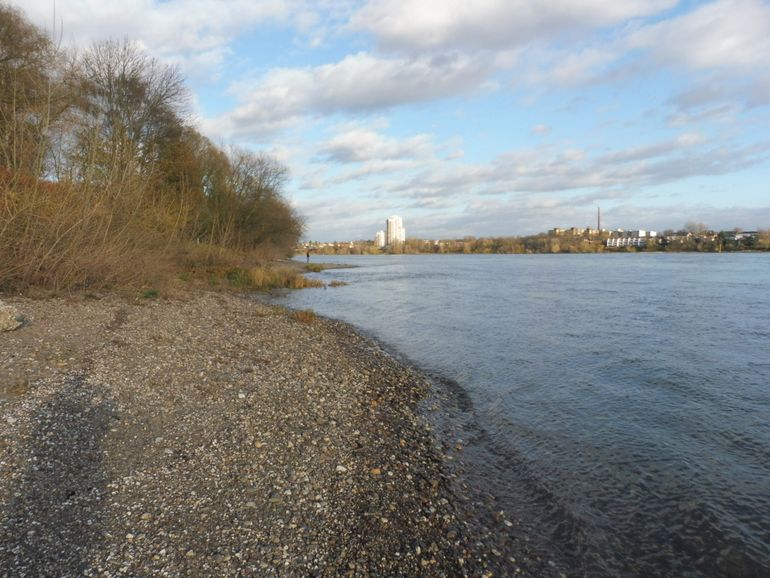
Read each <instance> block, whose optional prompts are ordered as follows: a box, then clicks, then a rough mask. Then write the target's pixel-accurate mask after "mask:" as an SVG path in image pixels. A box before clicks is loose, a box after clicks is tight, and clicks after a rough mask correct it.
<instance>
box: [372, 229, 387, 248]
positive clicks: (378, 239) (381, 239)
mask: <svg viewBox="0 0 770 578" xmlns="http://www.w3.org/2000/svg"><path fill="white" fill-rule="evenodd" d="M374 246H375V247H377V248H378V249H382V248H383V247H384V246H385V231H377V233H376V234H375V235H374Z"/></svg>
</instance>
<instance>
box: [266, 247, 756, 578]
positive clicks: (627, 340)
mask: <svg viewBox="0 0 770 578" xmlns="http://www.w3.org/2000/svg"><path fill="white" fill-rule="evenodd" d="M313 260H314V261H315V262H319V261H326V262H334V263H344V264H351V265H355V267H354V268H348V269H332V270H327V271H324V272H322V273H320V274H317V275H315V276H317V277H319V278H321V279H323V280H324V281H326V282H331V281H342V282H345V283H347V285H345V286H342V287H336V288H329V289H327V290H318V289H310V290H304V291H295V292H292V293H290V294H289V295H286V296H284V297H281V298H280V302H281V303H283V304H285V305H287V306H290V307H295V308H312V309H313V310H314V311H316V312H317V313H320V314H323V315H326V316H330V317H334V318H338V319H342V320H344V321H347V322H349V323H351V324H353V325H355V326H357V327H359V328H360V329H362V330H363V331H364V332H366V333H368V334H370V335H372V336H374V337H375V338H377V339H378V340H380V341H381V342H383V343H384V344H385V345H386V346H387V347H389V348H392V349H393V350H394V351H396V352H398V353H400V354H401V355H403V356H404V357H405V358H407V359H408V360H410V361H411V362H412V363H414V364H416V365H417V366H419V367H421V368H422V369H424V370H425V371H427V372H429V373H430V374H431V375H433V376H436V377H437V378H439V382H442V383H444V384H445V385H446V384H452V388H454V389H455V390H456V393H457V394H458V395H461V396H462V397H463V398H464V399H466V400H467V403H465V404H463V409H462V412H461V413H462V414H463V415H457V414H454V415H448V416H445V417H446V418H447V419H454V420H456V421H457V422H458V424H459V425H460V426H462V430H463V431H464V432H465V435H466V436H467V437H468V439H466V440H464V443H465V444H466V446H467V447H466V450H465V453H466V456H465V459H467V460H470V461H471V462H472V463H473V467H472V468H471V470H472V472H471V474H470V479H471V482H472V483H474V484H476V485H478V486H483V489H484V491H486V492H489V493H492V494H494V495H495V496H497V498H498V500H499V504H500V507H501V508H505V509H506V510H508V511H510V512H511V513H512V515H515V516H516V517H517V518H518V519H520V520H522V524H523V525H524V526H525V527H527V528H530V529H531V534H532V536H533V540H535V542H537V545H538V546H540V547H542V548H543V549H545V550H547V551H550V552H551V553H552V554H553V556H554V557H555V558H556V559H558V560H559V563H560V564H561V565H564V566H565V567H568V568H570V569H572V570H573V571H574V572H576V573H579V574H587V575H613V576H615V575H629V576H650V575H656V576H657V575H671V576H762V575H764V576H770V254H758V253H754V254H749V253H740V254H721V255H718V254H693V253H686V254H682V253H680V254H599V255H403V256H402V255H394V256H350V257H341V256H339V257H338V256H334V257H331V256H330V257H320V256H315V255H314V256H313Z"/></svg>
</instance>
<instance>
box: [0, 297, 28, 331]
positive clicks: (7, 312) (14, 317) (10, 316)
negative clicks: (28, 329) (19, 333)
mask: <svg viewBox="0 0 770 578" xmlns="http://www.w3.org/2000/svg"><path fill="white" fill-rule="evenodd" d="M23 323H24V322H23V319H22V316H21V315H20V314H19V312H18V311H17V310H16V308H14V307H11V306H10V305H6V304H5V303H3V302H2V301H0V331H13V330H14V329H18V328H19V327H21V326H22V324H23Z"/></svg>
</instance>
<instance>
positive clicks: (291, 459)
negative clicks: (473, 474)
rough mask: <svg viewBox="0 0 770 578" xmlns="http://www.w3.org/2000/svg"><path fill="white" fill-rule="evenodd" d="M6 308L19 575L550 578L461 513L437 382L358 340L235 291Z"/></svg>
mask: <svg viewBox="0 0 770 578" xmlns="http://www.w3.org/2000/svg"><path fill="white" fill-rule="evenodd" d="M3 299H4V301H5V302H6V303H7V304H9V305H11V306H12V307H15V308H16V309H17V310H18V311H19V312H20V313H21V314H22V315H24V318H25V323H24V325H22V326H21V327H20V328H18V329H16V330H14V331H6V332H0V508H1V509H2V519H1V521H0V574H4V575H6V576H97V575H99V576H122V575H125V576H200V575H205V576H248V575H258V576H266V575H267V576H269V575H282V576H283V575H300V576H316V575H333V576H337V575H356V576H364V575H373V576H383V575H388V576H393V575H408V576H417V575H426V576H431V575H436V576H459V575H471V576H482V575H512V574H516V573H519V574H520V575H531V574H538V575H539V574H541V570H538V569H537V564H536V563H535V562H534V561H530V562H531V563H530V564H529V565H528V564H527V563H526V562H527V561H526V559H525V560H522V559H521V558H520V557H519V558H517V557H516V556H520V555H519V554H515V552H514V551H515V550H516V548H517V547H516V545H515V544H514V543H513V541H512V539H511V538H510V537H506V535H505V533H506V529H507V528H508V527H509V526H511V523H510V522H508V521H506V520H504V519H500V520H499V527H496V528H489V527H488V525H486V526H484V525H480V524H478V523H476V522H475V521H474V513H473V511H472V508H470V507H469V504H470V503H471V502H472V500H470V499H465V498H459V497H458V494H459V492H460V491H461V490H460V484H459V483H458V482H457V481H456V477H455V475H454V474H451V473H450V468H448V467H447V464H446V463H445V459H444V456H443V454H442V447H441V444H439V443H437V440H436V439H434V434H433V433H432V432H431V431H430V427H429V426H428V425H427V423H426V422H425V420H424V419H422V418H421V417H420V416H419V412H418V411H417V407H418V402H419V401H420V400H421V399H424V397H425V396H426V395H427V393H428V391H429V388H430V383H429V381H428V380H427V379H426V378H425V377H424V376H423V375H421V374H420V373H419V372H417V371H415V370H414V369H412V368H409V367H407V366H404V365H403V364H401V363H399V362H398V361H396V360H395V359H394V358H393V357H392V356H390V355H388V354H387V353H386V352H384V351H383V350H382V349H381V348H380V347H379V346H378V345H377V344H376V343H375V342H374V341H372V340H370V339H368V338H365V337H363V336H361V335H359V334H358V333H356V332H355V331H354V330H353V329H351V328H350V327H349V326H347V325H345V324H343V323H340V322H336V321H332V320H327V319H321V318H316V319H314V320H311V321H310V322H302V321H299V320H297V319H295V318H294V317H293V316H292V315H291V313H290V312H288V311H286V310H283V309H281V308H276V307H271V306H269V305H265V304H262V303H260V302H257V301H254V300H253V299H249V298H247V297H244V296H233V295H226V294H218V293H211V294H209V293H199V294H195V295H193V296H189V297H187V298H185V299H177V300H164V299H141V300H129V299H126V298H122V297H118V296H92V297H79V298H67V299H60V298H55V299H43V300H30V299H25V298H11V297H7V296H6V297H4V298H3ZM493 542H494V543H493ZM533 568H534V570H533Z"/></svg>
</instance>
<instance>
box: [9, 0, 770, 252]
mask: <svg viewBox="0 0 770 578" xmlns="http://www.w3.org/2000/svg"><path fill="white" fill-rule="evenodd" d="M11 3H12V4H16V5H18V6H19V7H20V8H22V9H23V10H24V11H25V12H26V14H27V15H28V17H30V18H31V19H32V20H33V21H34V22H36V23H38V24H40V25H41V26H44V27H46V28H47V29H49V30H51V29H52V28H53V22H54V21H55V22H56V27H57V29H59V30H60V31H62V32H61V37H62V41H63V44H65V45H74V46H78V47H81V48H83V47H86V46H87V45H88V44H89V43H90V42H92V41H94V40H99V39H103V38H108V37H111V38H116V39H123V38H127V39H130V40H134V41H136V42H138V43H139V44H140V45H141V46H142V47H144V48H145V49H146V50H147V52H148V53H149V54H151V55H152V56H155V57H157V58H158V59H160V60H162V61H165V62H168V63H171V64H174V65H176V66H178V67H180V69H181V70H182V72H183V73H184V74H185V76H186V78H187V79H188V84H189V86H190V89H191V91H192V98H191V105H190V115H191V122H193V123H195V124H196V125H197V126H198V127H199V128H200V130H201V131H202V132H204V134H206V135H207V136H209V137H210V138H211V139H212V140H213V141H214V142H217V143H219V144H222V145H229V144H236V145H239V146H245V147H248V148H251V149H254V150H260V151H267V152H269V153H271V154H272V155H274V156H275V157H277V158H278V159H279V160H280V161H282V162H283V163H284V164H286V165H287V166H288V167H289V169H290V171H291V177H292V178H291V182H290V183H289V186H288V188H287V191H286V193H287V196H288V197H289V199H290V200H291V202H292V203H293V204H294V205H295V206H296V207H297V209H298V211H299V212H300V213H301V214H302V215H303V216H304V218H305V220H306V223H307V234H306V237H307V238H308V239H312V240H327V241H328V240H347V239H361V238H369V237H372V236H373V235H374V233H375V231H376V230H378V229H380V228H382V226H383V222H384V220H385V218H387V217H388V216H389V215H391V214H399V215H401V216H402V217H403V219H404V225H405V227H406V230H407V235H408V236H415V237H424V238H437V237H440V238H449V237H461V236H465V235H477V236H482V235H521V234H529V233H534V232H539V231H545V230H547V229H549V228H552V227H555V226H558V227H569V226H573V225H576V226H587V225H589V224H594V223H595V215H596V207H597V206H601V208H602V215H603V222H602V224H603V225H604V226H606V227H608V228H617V227H623V228H644V229H655V230H664V229H667V228H681V227H682V226H683V225H684V224H685V222H687V221H693V220H694V221H700V222H705V223H707V224H708V225H710V226H712V227H714V228H717V229H721V228H725V229H726V228H732V227H741V228H744V229H756V228H770V193H769V190H768V189H769V187H768V183H770V160H769V155H770V130H768V129H770V114H769V113H770V109H769V107H768V105H770V58H768V57H767V55H768V54H770V4H768V3H767V2H760V1H758V0H717V1H714V2H686V1H683V2H677V1H676V0H649V1H645V0H612V1H609V0H582V1H578V0H553V1H526V0H473V1H470V0H469V1H459V0H420V1H419V2H417V1H414V0H372V1H352V0H351V1H348V0H320V1H315V2H309V1H303V0H264V1H260V0H233V1H217V0H166V1H159V0H121V1H120V2H117V1H115V2H107V1H98V0H56V2H53V0H24V1H21V0H12V1H11ZM54 5H55V14H54Z"/></svg>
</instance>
